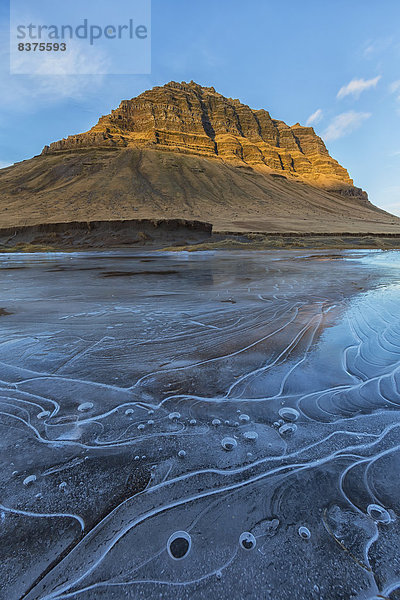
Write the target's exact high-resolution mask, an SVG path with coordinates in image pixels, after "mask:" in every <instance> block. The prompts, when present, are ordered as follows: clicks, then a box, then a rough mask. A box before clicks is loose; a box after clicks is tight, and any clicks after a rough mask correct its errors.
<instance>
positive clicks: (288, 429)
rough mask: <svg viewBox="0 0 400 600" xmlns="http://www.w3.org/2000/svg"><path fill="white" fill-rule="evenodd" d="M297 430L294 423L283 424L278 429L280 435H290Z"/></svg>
mask: <svg viewBox="0 0 400 600" xmlns="http://www.w3.org/2000/svg"><path fill="white" fill-rule="evenodd" d="M296 429H297V425H295V424H294V423H285V424H284V425H281V426H280V427H279V433H280V434H281V435H292V434H293V433H294V432H295V431H296Z"/></svg>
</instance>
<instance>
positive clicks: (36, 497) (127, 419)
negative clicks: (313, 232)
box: [0, 251, 400, 600]
mask: <svg viewBox="0 0 400 600" xmlns="http://www.w3.org/2000/svg"><path fill="white" fill-rule="evenodd" d="M399 266H400V260H399V258H398V254H397V253H396V252H388V253H380V252H368V251H366V252H341V253H339V254H337V255H331V254H329V253H328V252H322V251H320V252H313V253H310V252H289V251H287V252H286V251H279V252H278V251H277V252H265V253H251V252H248V253H238V252H231V253H223V252H221V253H198V254H178V255H177V254H164V255H161V254H159V253H146V254H139V253H132V252H122V251H120V252H118V251H117V252H110V253H81V254H76V255H69V254H55V255H27V256H21V255H8V256H6V257H3V258H2V259H1V262H0V280H1V288H0V306H1V307H2V308H3V309H4V310H3V311H0V315H1V316H0V429H1V442H0V444H1V483H2V485H1V497H0V531H1V544H0V547H1V551H2V553H3V556H2V557H1V561H0V575H1V590H0V597H1V598H4V599H5V600H14V599H15V600H16V599H19V598H23V599H24V600H53V599H54V600H58V599H60V600H61V599H64V598H73V599H75V600H103V599H107V600H108V599H113V600H117V599H118V600H119V599H121V598H132V599H136V598H163V599H170V598H171V599H172V598H173V599H189V598H190V599H192V598H193V599H201V598H207V599H209V598H214V597H215V598H235V599H236V598H237V599H242V598H245V597H246V598H254V599H256V598H257V599H260V598H263V599H274V600H286V599H287V600H289V599H290V600H293V599H305V598H307V599H312V600H313V599H315V600H317V599H324V600H336V599H338V600H339V599H350V598H353V599H357V600H362V599H365V600H367V599H370V600H372V599H376V598H390V599H391V600H394V599H395V598H400V559H399V556H398V548H399V544H400V520H399V516H400V493H399V492H400V483H399V462H400V442H399V440H400V418H399V416H400V412H399V406H400V394H399V390H400V277H399V273H400V271H399ZM105 274H106V278H105V277H104V275H105ZM113 275H115V276H114V277H113Z"/></svg>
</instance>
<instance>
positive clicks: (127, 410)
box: [125, 408, 135, 415]
mask: <svg viewBox="0 0 400 600" xmlns="http://www.w3.org/2000/svg"><path fill="white" fill-rule="evenodd" d="M134 412H135V411H134V410H133V408H127V409H126V411H125V414H126V415H133V413H134Z"/></svg>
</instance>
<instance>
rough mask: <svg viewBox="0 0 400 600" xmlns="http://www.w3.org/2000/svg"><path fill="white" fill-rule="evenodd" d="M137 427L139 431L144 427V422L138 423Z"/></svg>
mask: <svg viewBox="0 0 400 600" xmlns="http://www.w3.org/2000/svg"><path fill="white" fill-rule="evenodd" d="M137 428H138V429H139V431H142V430H143V429H144V424H143V423H139V425H138V426H137Z"/></svg>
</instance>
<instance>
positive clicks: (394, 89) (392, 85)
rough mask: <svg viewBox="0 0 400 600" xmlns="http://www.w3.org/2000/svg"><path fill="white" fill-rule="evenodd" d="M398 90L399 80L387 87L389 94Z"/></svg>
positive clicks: (399, 87)
mask: <svg viewBox="0 0 400 600" xmlns="http://www.w3.org/2000/svg"><path fill="white" fill-rule="evenodd" d="M399 90H400V79H398V80H397V81H392V83H391V84H390V85H389V92H390V93H391V94H395V93H396V92H397V91H399Z"/></svg>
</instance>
